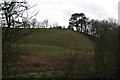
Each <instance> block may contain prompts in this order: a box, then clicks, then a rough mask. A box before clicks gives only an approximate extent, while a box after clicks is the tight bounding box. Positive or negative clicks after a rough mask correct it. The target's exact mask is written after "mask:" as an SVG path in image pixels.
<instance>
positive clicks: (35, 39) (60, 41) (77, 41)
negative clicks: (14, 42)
mask: <svg viewBox="0 0 120 80" xmlns="http://www.w3.org/2000/svg"><path fill="white" fill-rule="evenodd" d="M25 42H26V43H27V44H25V43H22V44H20V47H21V53H23V54H26V55H27V54H28V55H64V54H68V55H69V54H74V53H75V52H77V53H82V54H84V53H87V54H91V53H94V44H93V42H92V41H91V40H89V39H88V38H87V37H85V36H84V35H82V34H80V33H78V32H73V31H70V30H62V29H34V30H33V32H32V33H31V34H30V35H29V36H27V37H25ZM22 51H23V52H22Z"/></svg>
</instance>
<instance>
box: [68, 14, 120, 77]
mask: <svg viewBox="0 0 120 80" xmlns="http://www.w3.org/2000/svg"><path fill="white" fill-rule="evenodd" d="M75 28H76V31H77V32H80V33H83V34H85V35H87V36H88V37H89V38H90V39H92V40H93V41H94V42H95V64H96V75H98V76H97V77H104V78H111V77H112V78H113V77H114V78H119V76H120V63H119V61H120V54H119V52H118V49H119V46H118V44H119V40H120V39H118V38H120V26H118V24H117V23H116V21H115V20H114V19H109V20H94V19H91V20H90V19H89V18H87V17H86V16H85V14H83V13H75V14H72V15H71V18H70V20H69V26H68V29H71V30H73V31H75Z"/></svg>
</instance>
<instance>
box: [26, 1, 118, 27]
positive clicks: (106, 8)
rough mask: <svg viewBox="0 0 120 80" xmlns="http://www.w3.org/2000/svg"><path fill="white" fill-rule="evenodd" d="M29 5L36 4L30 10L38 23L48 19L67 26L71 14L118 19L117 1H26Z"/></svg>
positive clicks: (91, 17)
mask: <svg viewBox="0 0 120 80" xmlns="http://www.w3.org/2000/svg"><path fill="white" fill-rule="evenodd" d="M27 1H28V2H29V4H30V5H34V4H37V6H36V7H35V8H34V10H32V12H33V13H34V12H36V11H38V10H40V12H39V14H38V15H37V17H36V18H37V19H38V21H43V20H45V19H48V20H49V21H50V22H58V24H59V25H61V26H68V22H69V18H70V17H71V14H73V13H84V14H85V15H86V17H89V18H90V19H108V18H114V19H118V1H119V0H27Z"/></svg>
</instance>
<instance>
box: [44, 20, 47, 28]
mask: <svg viewBox="0 0 120 80" xmlns="http://www.w3.org/2000/svg"><path fill="white" fill-rule="evenodd" d="M44 24H45V27H46V28H47V27H48V19H46V20H44Z"/></svg>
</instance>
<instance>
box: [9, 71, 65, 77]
mask: <svg viewBox="0 0 120 80" xmlns="http://www.w3.org/2000/svg"><path fill="white" fill-rule="evenodd" d="M63 76H64V73H63V72H62V71H43V72H32V73H24V74H17V75H10V76H8V78H56V77H57V78H62V77H63Z"/></svg>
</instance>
